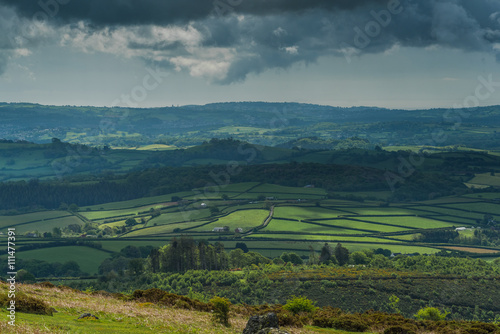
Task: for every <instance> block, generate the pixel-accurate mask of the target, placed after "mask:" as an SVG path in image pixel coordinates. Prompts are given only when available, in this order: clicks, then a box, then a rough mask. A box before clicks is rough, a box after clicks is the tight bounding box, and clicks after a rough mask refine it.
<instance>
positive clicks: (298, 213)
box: [274, 206, 346, 220]
mask: <svg viewBox="0 0 500 334" xmlns="http://www.w3.org/2000/svg"><path fill="white" fill-rule="evenodd" d="M342 215H346V213H345V212H343V211H337V210H329V209H323V208H318V207H296V206H278V207H276V208H275V209H274V217H279V218H289V219H296V220H304V219H323V218H335V217H338V216H342Z"/></svg>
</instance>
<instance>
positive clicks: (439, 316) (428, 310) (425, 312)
mask: <svg viewBox="0 0 500 334" xmlns="http://www.w3.org/2000/svg"><path fill="white" fill-rule="evenodd" d="M448 314H449V312H446V311H445V312H444V313H441V311H440V310H439V309H438V308H436V307H424V308H422V309H420V310H418V312H417V314H415V315H414V316H415V318H417V320H432V321H439V320H444V319H445V318H446V316H447V315H448Z"/></svg>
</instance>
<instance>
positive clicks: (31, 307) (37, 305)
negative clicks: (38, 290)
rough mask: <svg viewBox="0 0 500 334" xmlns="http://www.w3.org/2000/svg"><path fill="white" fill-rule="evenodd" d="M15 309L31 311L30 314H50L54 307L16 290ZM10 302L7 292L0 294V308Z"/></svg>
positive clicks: (24, 311) (25, 311)
mask: <svg viewBox="0 0 500 334" xmlns="http://www.w3.org/2000/svg"><path fill="white" fill-rule="evenodd" d="M15 300H16V311H17V312H23V313H32V314H42V315H52V314H53V312H54V309H53V308H52V307H50V306H49V305H47V303H45V302H44V301H42V300H39V299H37V298H34V297H31V296H28V295H26V294H24V293H22V292H21V293H20V292H17V293H16V299H15ZM9 304H10V298H8V295H7V294H2V295H0V306H1V307H2V308H6V307H8V306H9Z"/></svg>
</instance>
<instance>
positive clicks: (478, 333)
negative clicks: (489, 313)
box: [465, 323, 498, 334]
mask: <svg viewBox="0 0 500 334" xmlns="http://www.w3.org/2000/svg"><path fill="white" fill-rule="evenodd" d="M497 330H498V327H497V326H495V325H494V324H488V323H473V324H472V326H471V327H470V328H467V329H466V330H465V332H466V333H467V334H490V333H495V332H496V331H497Z"/></svg>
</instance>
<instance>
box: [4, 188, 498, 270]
mask: <svg viewBox="0 0 500 334" xmlns="http://www.w3.org/2000/svg"><path fill="white" fill-rule="evenodd" d="M194 194H195V192H184V193H176V194H167V195H162V196H155V197H149V198H142V199H139V200H133V201H124V202H116V203H108V204H102V205H99V206H92V207H88V208H82V209H81V210H82V211H81V212H80V214H81V215H82V216H84V217H86V218H87V219H89V220H93V221H95V222H97V223H99V224H100V225H99V227H100V229H101V230H102V229H104V228H105V227H108V226H109V227H119V226H123V225H124V224H125V220H126V218H127V217H135V218H139V217H138V216H137V214H139V213H140V212H142V214H141V217H142V218H144V219H146V220H147V221H148V222H147V224H146V226H144V225H136V226H134V227H133V228H132V230H130V231H128V232H127V233H125V234H124V235H123V236H122V237H116V236H115V237H112V238H109V236H106V237H105V238H102V239H94V240H92V241H94V242H98V243H101V244H102V245H103V249H106V250H110V251H119V250H120V249H122V248H124V247H125V246H127V245H135V246H147V245H152V246H162V245H165V244H168V242H169V240H170V239H172V238H173V237H180V236H182V235H185V236H192V237H193V238H194V239H197V240H198V239H204V240H208V241H209V242H215V241H218V240H221V238H223V239H224V241H223V243H224V244H225V246H226V247H227V248H228V249H231V247H234V244H235V243H236V242H237V241H239V242H245V243H247V245H248V247H249V248H250V249H253V250H256V251H259V252H261V253H262V254H263V255H265V256H278V255H280V254H281V252H283V251H285V250H286V251H296V252H297V253H298V254H300V255H302V256H307V255H308V252H309V247H310V246H312V247H313V248H314V249H316V250H319V249H321V246H322V242H323V243H324V241H329V242H332V243H335V242H344V243H346V246H347V247H348V248H349V249H351V250H359V249H364V248H379V247H382V248H389V249H391V251H393V252H402V253H413V252H419V253H428V254H430V253H434V252H436V251H438V249H435V248H429V247H428V245H426V244H420V245H419V244H418V243H414V242H413V239H414V236H415V233H414V232H412V230H413V229H436V228H453V227H454V226H474V225H475V224H476V219H482V218H483V217H484V215H486V214H491V215H493V216H494V217H497V216H498V214H499V213H500V209H499V208H500V206H499V205H498V204H496V203H492V202H491V199H496V198H499V197H500V195H499V194H498V193H482V194H481V193H479V194H469V195H466V196H463V197H447V198H441V199H438V200H434V201H423V202H416V203H407V204H391V206H390V207H382V206H380V201H365V202H356V201H348V200H336V199H320V198H321V197H322V196H323V194H324V191H323V190H322V189H317V188H291V187H282V186H275V185H270V184H259V183H257V182H246V183H240V184H230V185H228V186H227V187H224V190H221V191H220V192H219V193H218V194H217V195H216V196H214V199H212V200H209V199H206V198H201V199H200V196H199V195H197V196H193V195H194ZM222 194H226V195H228V197H229V199H228V200H223V199H222V198H221V196H222ZM304 194H305V195H308V196H312V197H316V199H315V201H314V203H312V201H301V202H297V201H296V200H297V198H299V197H302V195H304ZM259 195H264V196H266V197H276V198H275V199H273V200H266V201H255V199H254V198H256V197H257V196H259ZM172 196H179V197H181V196H182V197H184V198H187V200H186V201H184V202H183V203H182V206H181V207H180V206H177V203H173V202H170V200H171V198H172ZM282 196H285V198H286V197H288V198H292V199H294V201H293V204H292V203H291V202H290V201H288V200H286V199H283V198H282ZM235 197H241V198H250V199H246V200H235V199H234V198H235ZM189 198H191V199H189ZM316 201H319V203H316ZM202 203H204V204H203V205H202ZM272 204H274V210H273V217H272V219H271V220H270V222H269V224H268V226H266V227H264V228H259V226H260V225H261V224H262V223H263V222H264V220H265V219H266V218H267V217H268V215H269V213H270V210H269V208H270V206H271V205H272ZM211 207H217V208H219V210H220V215H215V216H212V215H211V212H210V209H209V208H211ZM150 209H155V210H160V211H159V212H160V213H161V214H160V216H158V217H156V218H154V219H150V218H151V213H150ZM157 212H158V211H157ZM113 217H115V218H113ZM106 220H109V221H110V222H109V223H106V224H103V222H104V221H106ZM69 224H79V225H83V224H84V222H83V221H82V220H81V219H79V218H78V217H77V215H76V214H75V215H73V214H71V213H69V212H66V211H43V212H37V213H30V214H23V215H17V216H2V217H0V227H2V226H3V230H4V231H5V230H6V227H7V226H11V225H13V226H15V227H16V232H17V233H18V234H23V233H25V232H27V231H38V232H50V231H51V230H52V229H53V228H54V227H60V228H63V227H65V226H67V225H69ZM224 226H228V227H229V233H222V234H221V233H218V232H213V229H214V227H224ZM236 228H242V229H243V234H242V235H240V236H239V237H240V239H233V237H234V236H235V229H236ZM255 228H257V230H254V229H255ZM174 230H175V231H176V232H174ZM252 230H253V231H252ZM471 233H472V232H471V231H465V232H461V234H462V235H464V236H465V235H467V236H471ZM236 240H237V241H236ZM286 240H290V241H286ZM291 240H296V241H291ZM49 241H50V239H43V238H29V239H26V240H24V239H21V240H20V241H19V242H20V244H28V243H33V242H37V243H43V242H49ZM4 243H5V240H3V242H1V244H2V245H3V244H4ZM388 245H391V247H389V246H388ZM443 246H446V245H445V244H443ZM88 252H91V256H90V257H89V256H87V255H86V254H88ZM39 254H41V255H39ZM83 254H85V256H83ZM19 256H21V258H22V257H26V256H31V257H32V258H34V257H36V258H40V259H47V260H48V261H59V262H61V261H68V260H75V261H77V262H78V263H79V264H80V266H81V267H82V268H87V269H84V270H85V271H89V272H91V273H94V272H95V270H96V268H97V266H98V265H99V264H100V262H101V261H102V259H104V258H106V257H108V256H109V255H108V254H107V253H105V252H102V251H97V250H95V249H91V248H82V247H81V246H71V247H69V246H64V247H62V248H61V247H59V248H49V249H39V250H36V251H25V252H20V253H19Z"/></svg>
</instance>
